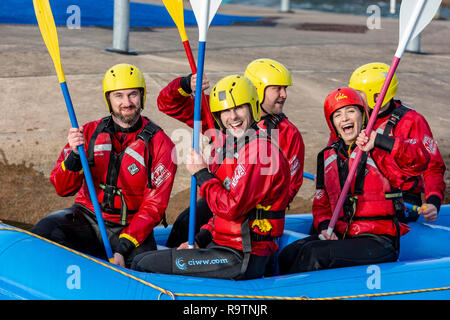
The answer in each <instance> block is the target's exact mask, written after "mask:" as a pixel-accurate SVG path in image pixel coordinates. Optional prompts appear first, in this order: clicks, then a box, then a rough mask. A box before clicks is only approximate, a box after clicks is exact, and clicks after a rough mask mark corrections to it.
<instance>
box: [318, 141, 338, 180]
mask: <svg viewBox="0 0 450 320" xmlns="http://www.w3.org/2000/svg"><path fill="white" fill-rule="evenodd" d="M333 148H334V147H333V146H329V147H326V148H325V149H323V150H322V151H320V152H319V153H318V154H317V169H316V189H325V172H324V170H325V159H324V157H325V151H326V150H330V149H333Z"/></svg>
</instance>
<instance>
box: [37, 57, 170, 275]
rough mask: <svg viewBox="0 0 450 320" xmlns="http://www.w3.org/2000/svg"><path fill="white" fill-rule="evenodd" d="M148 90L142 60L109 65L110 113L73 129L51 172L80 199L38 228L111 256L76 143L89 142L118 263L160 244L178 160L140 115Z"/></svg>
mask: <svg viewBox="0 0 450 320" xmlns="http://www.w3.org/2000/svg"><path fill="white" fill-rule="evenodd" d="M145 96H146V85H145V80H144V76H143V74H142V73H141V71H140V70H139V69H138V68H137V67H135V66H133V65H130V64H117V65H114V66H113V67H111V68H110V69H109V70H108V71H106V73H105V75H104V77H103V97H104V99H105V103H106V106H107V109H108V111H109V113H110V116H108V117H104V118H102V119H101V120H97V121H92V122H88V123H86V124H85V125H84V126H82V127H81V128H80V129H76V128H71V129H69V134H68V138H67V140H68V143H67V144H66V146H65V147H64V149H63V151H62V152H61V154H60V156H59V158H58V161H57V163H56V165H55V167H54V169H53V170H52V172H51V176H50V181H51V182H52V184H53V185H54V187H55V189H56V193H57V194H58V195H60V196H69V195H74V194H77V196H76V198H75V203H74V205H73V206H72V207H70V208H67V209H63V210H60V211H57V212H55V213H53V214H51V215H49V216H47V217H45V218H44V219H42V220H41V221H39V222H38V223H37V224H36V225H35V226H34V227H33V228H32V230H31V231H32V232H34V233H36V234H38V235H41V236H43V237H45V238H48V239H50V240H53V241H55V242H58V243H61V244H64V245H65V246H68V247H70V248H73V249H76V250H79V251H82V252H85V253H88V254H91V255H93V256H96V257H99V258H105V259H106V257H105V253H104V248H103V244H102V240H101V239H100V237H99V232H98V226H97V223H96V219H95V215H94V213H93V212H94V208H93V205H92V202H91V200H90V196H89V192H88V189H87V186H86V183H85V181H84V175H83V170H82V166H81V160H80V157H79V155H78V150H77V148H78V146H80V145H84V147H85V149H86V154H87V158H88V162H89V165H90V169H91V173H92V178H93V182H94V186H95V187H96V193H97V196H98V201H99V203H100V207H101V211H102V216H103V218H104V221H105V226H106V229H107V233H108V235H109V240H110V243H111V247H112V250H113V253H114V263H115V264H117V265H120V266H123V267H125V266H129V265H130V264H131V261H132V259H133V257H134V256H135V255H136V254H137V253H140V252H143V251H147V250H153V249H156V242H155V239H154V236H153V228H154V227H155V226H156V225H158V224H159V223H160V221H161V220H162V219H163V217H164V212H165V210H166V208H167V205H168V201H169V198H170V193H171V190H172V186H173V181H174V177H175V173H176V169H177V166H176V164H175V163H174V161H173V159H172V151H173V149H174V147H175V146H174V144H173V142H172V141H171V140H170V138H169V137H168V136H167V135H166V134H165V133H164V132H163V130H162V129H161V128H160V127H159V126H157V125H156V124H155V123H153V122H152V121H150V119H148V118H146V117H144V116H142V115H141V111H142V109H143V108H144V103H145Z"/></svg>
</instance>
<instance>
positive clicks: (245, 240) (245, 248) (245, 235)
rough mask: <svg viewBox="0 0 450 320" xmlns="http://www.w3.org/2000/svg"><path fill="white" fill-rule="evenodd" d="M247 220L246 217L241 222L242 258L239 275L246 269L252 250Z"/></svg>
mask: <svg viewBox="0 0 450 320" xmlns="http://www.w3.org/2000/svg"><path fill="white" fill-rule="evenodd" d="M248 220H249V219H248V218H246V219H245V220H244V221H243V222H242V224H241V238H242V252H243V253H244V258H243V260H242V265H241V271H240V275H243V274H244V273H245V271H247V267H248V262H249V261H250V253H251V252H252V239H251V236H250V226H249V224H248Z"/></svg>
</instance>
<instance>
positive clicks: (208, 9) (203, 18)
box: [190, 0, 222, 41]
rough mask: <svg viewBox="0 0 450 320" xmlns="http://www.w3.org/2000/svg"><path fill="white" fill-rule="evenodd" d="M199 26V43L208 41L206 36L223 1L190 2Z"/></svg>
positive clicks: (193, 0) (202, 0)
mask: <svg viewBox="0 0 450 320" xmlns="http://www.w3.org/2000/svg"><path fill="white" fill-rule="evenodd" d="M190 3H191V7H192V10H193V11H194V15H195V19H196V20H197V25H198V35H199V39H198V40H199V41H206V34H207V32H208V28H209V25H210V24H211V21H212V19H213V18H214V16H215V15H216V12H217V10H218V9H219V6H220V4H221V3H222V0H190Z"/></svg>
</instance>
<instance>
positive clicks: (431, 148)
mask: <svg viewBox="0 0 450 320" xmlns="http://www.w3.org/2000/svg"><path fill="white" fill-rule="evenodd" d="M423 145H424V146H425V148H426V149H427V150H428V152H429V153H431V154H435V153H436V143H435V142H434V140H433V139H432V138H430V137H429V136H424V137H423Z"/></svg>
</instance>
